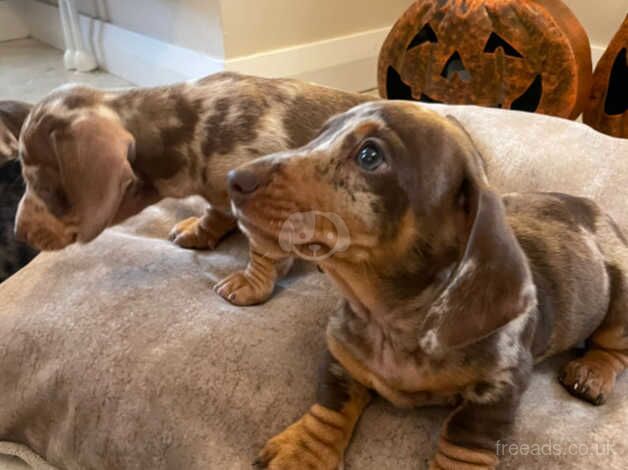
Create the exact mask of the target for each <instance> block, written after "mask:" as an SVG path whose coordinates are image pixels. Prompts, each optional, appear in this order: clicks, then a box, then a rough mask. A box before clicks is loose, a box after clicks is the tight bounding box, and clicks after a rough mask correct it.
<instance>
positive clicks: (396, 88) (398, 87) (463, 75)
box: [386, 53, 543, 112]
mask: <svg viewBox="0 0 628 470" xmlns="http://www.w3.org/2000/svg"><path fill="white" fill-rule="evenodd" d="M457 59H460V55H459V54H458V53H454V54H453V55H452V57H450V58H449V60H448V61H447V64H446V65H445V67H444V69H443V71H442V73H441V76H442V77H443V78H446V79H448V80H451V79H452V78H453V76H454V75H455V74H458V76H459V77H460V79H461V80H463V81H467V80H470V79H471V74H470V73H469V71H467V70H466V69H464V64H462V60H460V62H458V61H457ZM461 67H462V68H461ZM386 88H387V90H386V92H387V96H394V97H395V98H396V99H401V100H413V101H422V102H424V103H445V102H444V101H439V100H437V99H434V98H432V97H431V96H429V95H428V94H427V93H421V95H420V96H419V98H418V99H416V98H415V97H414V95H413V94H412V87H410V85H408V84H406V83H405V82H404V81H403V79H402V78H401V75H399V73H398V72H397V71H396V70H395V69H394V68H393V67H392V66H391V67H388V74H387V79H386ZM541 96H543V77H542V76H541V74H537V75H536V77H535V78H534V80H533V81H532V83H530V86H528V88H527V89H526V90H525V91H524V92H523V93H522V94H521V95H520V96H519V97H517V98H516V99H515V100H513V102H512V104H511V106H510V109H514V110H517V111H529V112H534V111H536V110H537V109H538V107H539V104H540V103H541ZM492 107H494V108H502V107H503V103H501V102H498V103H495V104H494V105H493V106H492Z"/></svg>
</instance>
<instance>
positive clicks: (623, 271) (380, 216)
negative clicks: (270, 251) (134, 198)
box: [234, 102, 628, 469]
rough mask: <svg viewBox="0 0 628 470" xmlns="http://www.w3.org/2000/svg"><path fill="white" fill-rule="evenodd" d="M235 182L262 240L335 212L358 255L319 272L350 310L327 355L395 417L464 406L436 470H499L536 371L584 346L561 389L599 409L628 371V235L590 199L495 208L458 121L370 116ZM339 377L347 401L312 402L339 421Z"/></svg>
mask: <svg viewBox="0 0 628 470" xmlns="http://www.w3.org/2000/svg"><path fill="white" fill-rule="evenodd" d="M373 143H375V144H376V146H377V148H378V151H379V154H380V155H382V156H383V158H382V159H381V160H380V161H381V163H380V165H379V166H377V167H376V168H375V169H373V170H368V169H364V168H361V167H360V166H359V165H358V161H357V155H359V150H360V149H361V148H362V146H363V145H365V144H369V145H373ZM240 172H243V174H245V175H247V180H248V181H251V180H254V179H255V178H257V181H258V182H259V184H258V185H257V186H255V185H252V186H253V187H255V190H254V191H247V192H245V193H243V192H238V191H235V192H238V195H237V197H234V201H235V204H236V206H237V213H238V215H239V217H240V224H241V225H242V226H243V227H244V228H245V230H246V232H247V233H248V234H249V236H250V237H251V238H252V239H253V240H255V238H256V237H259V235H260V234H264V239H265V240H268V239H272V235H273V234H275V235H277V233H276V232H275V231H274V230H276V227H280V226H281V225H282V221H283V219H282V218H283V217H285V216H286V214H288V213H289V212H290V211H301V212H307V211H318V212H323V213H334V214H336V216H338V217H339V218H341V219H342V220H343V221H344V222H345V223H346V225H347V226H348V229H349V232H350V235H351V243H350V246H349V248H348V249H347V250H345V251H343V252H339V253H334V254H333V255H332V256H330V257H328V258H325V259H321V260H319V261H318V265H319V266H320V267H321V268H322V270H323V271H324V272H325V273H326V274H328V276H329V277H330V278H331V280H332V281H333V282H334V283H335V284H336V285H337V286H338V288H339V289H340V291H341V292H342V294H343V295H344V297H345V299H346V303H345V305H344V307H343V308H341V309H339V310H338V311H336V312H334V313H332V315H331V318H330V321H329V324H328V327H327V342H328V347H329V350H330V352H331V354H332V356H333V357H334V359H335V360H336V361H337V362H338V363H339V364H340V365H342V367H343V368H344V370H345V371H346V372H347V373H348V374H349V375H350V376H351V377H352V379H353V380H354V381H355V382H357V383H359V384H361V385H362V386H363V387H365V388H366V389H371V390H374V391H376V392H378V393H379V394H380V395H382V396H383V397H384V398H386V399H388V400H389V401H391V402H392V403H394V404H396V405H397V406H416V405H418V404H422V403H424V402H425V401H426V398H433V397H440V398H441V399H444V400H454V401H455V400H456V399H457V400H458V403H460V405H459V407H458V408H457V409H456V410H455V411H454V412H453V413H452V414H451V416H450V417H449V419H448V420H447V422H446V425H445V427H444V429H443V432H442V436H441V437H442V438H441V441H440V443H439V446H438V450H437V452H436V455H435V456H434V459H433V461H432V468H457V467H456V465H460V466H463V467H464V468H467V467H469V468H471V467H473V468H493V467H494V466H495V465H496V464H497V462H498V460H497V456H496V455H495V449H496V447H495V443H496V441H497V440H498V439H501V438H504V437H506V436H507V434H508V432H509V430H510V428H511V426H512V424H513V422H514V420H515V416H516V412H517V408H518V406H519V401H520V397H521V394H522V393H523V391H524V390H525V389H526V387H527V384H528V381H529V378H530V374H531V371H532V367H533V364H534V362H535V361H540V360H542V359H544V358H545V357H548V356H550V355H553V354H556V353H559V352H562V351H565V350H568V349H570V348H572V347H575V346H576V345H578V344H580V343H581V342H582V341H584V340H587V339H588V340H590V341H591V343H592V346H591V349H590V351H589V352H588V353H587V355H586V356H585V357H584V358H583V359H581V360H578V361H574V362H572V363H570V364H569V365H568V366H567V367H566V369H565V372H564V374H563V375H562V379H561V380H562V382H563V384H564V385H565V386H566V387H567V389H568V390H569V391H570V392H571V393H574V394H575V395H577V396H579V397H580V398H583V399H585V400H587V401H591V402H593V403H595V404H600V403H602V402H603V401H604V400H605V399H606V397H608V394H609V393H610V392H611V390H612V387H613V384H614V383H615V379H616V377H617V375H618V374H619V373H620V372H621V371H622V370H623V369H624V368H626V367H627V366H628V340H626V335H625V331H626V328H627V327H628V277H627V274H628V246H627V245H626V242H625V237H624V236H623V235H622V234H621V230H620V229H619V228H618V227H617V225H616V224H615V223H614V222H613V221H612V219H611V218H610V216H608V215H607V214H605V213H604V211H603V210H602V209H601V208H600V207H598V206H597V205H596V204H595V203H594V202H593V201H590V200H588V199H585V198H579V197H574V196H569V195H565V194H556V193H528V194H509V195H505V196H503V197H502V196H499V195H498V194H497V193H496V192H495V191H494V190H493V189H492V188H491V187H490V186H489V184H488V179H487V177H486V174H485V168H484V163H483V159H482V157H481V155H479V153H478V151H477V149H476V148H475V145H474V144H473V142H472V140H471V139H470V138H469V135H468V134H467V133H466V132H465V131H464V129H462V128H461V127H460V126H459V124H457V123H456V122H454V121H452V120H448V119H445V118H443V117H440V116H439V115H436V114H435V113H432V112H428V111H425V110H423V109H421V108H420V107H418V106H416V105H414V104H409V103H394V102H380V103H369V104H365V105H361V106H358V107H356V108H354V109H352V110H351V111H349V112H347V113H345V114H344V115H341V116H340V117H337V118H335V119H334V120H333V121H331V122H330V123H329V124H328V126H326V128H325V130H323V131H322V132H321V133H320V135H319V136H317V137H316V138H315V139H314V140H312V141H311V142H310V143H309V144H307V145H306V146H304V147H302V148H300V149H297V150H295V151H291V152H283V153H281V154H278V155H271V156H268V157H265V158H264V159H261V160H258V161H256V162H253V163H250V164H248V165H246V166H244V167H242V168H241V169H239V170H238V171H237V172H236V173H240ZM234 179H235V180H237V179H238V175H237V174H236V175H235V176H234ZM295 183H296V184H295ZM249 184H250V183H249ZM287 201H289V203H290V204H289V205H286V202H287ZM313 231H314V233H313V235H312V236H311V237H310V239H309V240H308V241H307V243H311V241H312V240H313V241H315V242H316V243H319V244H325V243H326V239H327V238H328V237H327V233H328V231H329V227H328V226H326V225H325V224H323V223H322V222H321V223H320V224H318V225H317V226H315V227H314V229H313ZM252 243H255V241H252ZM330 252H331V251H330ZM295 253H299V252H297V251H295ZM336 372H337V371H336ZM335 376H336V377H338V378H337V379H336V389H337V390H338V393H337V396H336V398H337V400H336V401H334V400H331V399H330V397H329V396H328V395H327V394H326V395H321V396H319V397H318V400H319V401H318V403H319V404H320V405H323V404H327V406H330V407H333V408H334V409H338V407H339V404H338V400H339V401H341V402H342V403H344V404H345V405H346V404H348V403H351V402H352V399H351V397H350V396H347V394H346V392H345V391H344V390H345V389H346V385H344V387H345V388H343V384H346V382H347V379H346V376H343V375H342V374H341V375H335ZM330 377H331V378H332V379H333V377H334V375H331V376H327V379H329V378H330ZM325 389H326V390H330V389H334V387H332V386H330V385H329V384H327V385H326V388H325ZM271 442H272V441H271ZM293 464H294V465H296V463H294V462H293ZM269 468H275V467H274V466H273V461H272V460H271V461H270V463H269ZM313 468H317V469H319V468H320V469H324V468H327V467H326V466H325V465H322V464H321V465H320V466H319V465H315V466H314V467H313Z"/></svg>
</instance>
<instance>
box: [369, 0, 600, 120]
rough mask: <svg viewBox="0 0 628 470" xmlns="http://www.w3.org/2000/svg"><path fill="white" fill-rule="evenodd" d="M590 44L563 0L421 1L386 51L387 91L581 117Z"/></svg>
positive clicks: (382, 87) (383, 80) (382, 61)
mask: <svg viewBox="0 0 628 470" xmlns="http://www.w3.org/2000/svg"><path fill="white" fill-rule="evenodd" d="M591 68H592V67H591V49H590V46H589V40H588V37H587V34H586V32H585V31H584V28H583V27H582V25H581V24H580V23H579V22H578V20H577V19H576V17H575V16H574V15H573V14H572V13H571V11H570V10H569V9H568V8H567V7H566V6H565V5H564V4H563V3H562V2H561V1H560V0H526V1H519V0H420V1H417V2H415V3H414V4H412V5H411V6H410V8H409V9H408V10H407V11H406V12H405V13H404V14H403V15H402V16H401V18H400V19H399V20H398V21H397V23H396V24H395V25H394V26H393V28H392V30H391V32H390V33H389V34H388V37H387V38H386V41H385V42H384V45H383V47H382V50H381V53H380V56H379V67H378V84H379V91H380V94H381V96H383V97H386V98H397V99H415V100H419V101H427V102H442V103H451V104H477V105H482V106H494V107H501V108H510V109H518V110H523V111H532V112H539V113H544V114H553V115H556V116H562V117H568V118H571V119H575V118H576V117H577V116H578V115H579V114H580V112H581V111H582V109H583V107H584V105H585V102H586V99H587V97H588V95H589V90H590V86H591V75H592V74H591Z"/></svg>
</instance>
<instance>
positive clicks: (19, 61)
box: [0, 39, 130, 469]
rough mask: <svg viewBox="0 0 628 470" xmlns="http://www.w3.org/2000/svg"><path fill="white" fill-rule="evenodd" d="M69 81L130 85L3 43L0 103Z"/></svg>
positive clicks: (43, 48)
mask: <svg viewBox="0 0 628 470" xmlns="http://www.w3.org/2000/svg"><path fill="white" fill-rule="evenodd" d="M69 82H78V83H84V84H87V85H92V86H96V87H100V88H119V87H127V86H129V85H130V83H128V82H127V81H125V80H123V79H121V78H118V77H115V76H113V75H110V74H108V73H104V72H100V71H97V72H92V73H77V72H69V71H67V70H65V68H64V67H63V52H62V51H59V50H57V49H53V48H52V47H50V46H48V45H46V44H43V43H41V42H39V41H36V40H34V39H19V40H16V41H7V42H0V100H6V99H14V100H22V101H27V102H36V101H38V100H40V99H41V98H43V97H44V96H45V95H46V94H48V93H49V92H50V91H51V90H52V89H54V88H56V87H58V86H59V85H63V84H64V83H69ZM0 469H1V467H0Z"/></svg>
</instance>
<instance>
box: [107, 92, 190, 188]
mask: <svg viewBox="0 0 628 470" xmlns="http://www.w3.org/2000/svg"><path fill="white" fill-rule="evenodd" d="M186 86H187V85H185V84H179V85H174V86H166V87H157V88H148V89H146V88H141V89H132V90H127V91H123V92H119V93H112V94H108V95H106V98H105V102H106V104H107V105H108V106H109V107H110V108H111V109H112V110H113V111H115V112H116V114H117V115H118V116H119V118H120V120H121V122H122V124H123V125H124V127H125V128H126V129H127V130H128V131H129V133H131V134H132V135H133V137H134V139H135V149H134V153H135V155H134V156H133V158H132V161H131V166H132V167H133V171H134V172H135V174H136V175H137V177H138V179H140V180H141V182H142V184H141V185H140V186H143V187H153V188H155V190H156V191H157V192H158V194H159V196H160V197H162V198H164V197H180V196H181V193H182V192H185V193H190V192H193V191H194V189H196V188H192V187H190V188H188V187H186V186H187V184H188V183H190V182H189V181H188V180H187V179H185V178H184V179H183V180H182V181H179V183H178V185H177V186H176V187H177V188H178V190H177V193H176V194H175V193H174V192H173V191H174V190H173V189H172V188H173V187H174V185H168V184H160V183H163V182H165V181H168V180H172V179H174V178H176V177H177V176H179V175H180V174H181V173H182V172H183V171H184V170H185V169H186V168H189V165H188V163H189V161H190V160H191V159H192V158H193V157H194V156H195V155H194V152H193V150H192V149H193V142H194V138H195V132H196V128H197V125H198V124H199V121H200V119H201V108H202V103H201V102H200V101H199V100H195V99H193V97H191V96H189V93H185V92H184V88H185V87H186ZM136 189H137V187H136ZM184 195H188V194H184Z"/></svg>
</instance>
